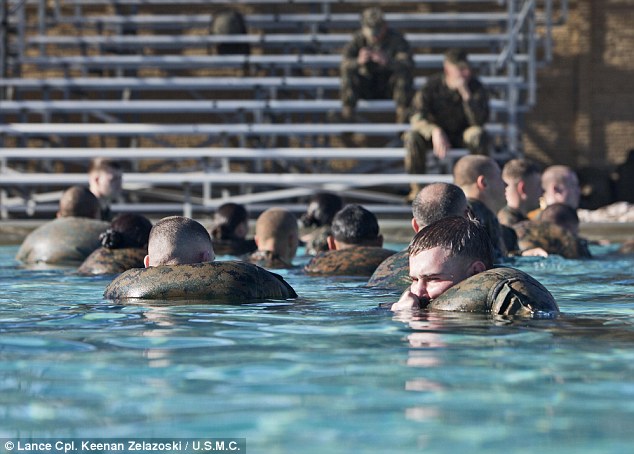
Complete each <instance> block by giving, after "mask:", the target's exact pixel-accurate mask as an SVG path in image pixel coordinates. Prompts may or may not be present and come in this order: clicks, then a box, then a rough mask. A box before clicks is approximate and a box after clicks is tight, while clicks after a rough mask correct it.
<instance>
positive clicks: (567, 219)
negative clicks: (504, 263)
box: [514, 203, 592, 259]
mask: <svg viewBox="0 0 634 454" xmlns="http://www.w3.org/2000/svg"><path fill="white" fill-rule="evenodd" d="M514 229H515V231H516V232H517V237H518V244H519V247H520V249H531V248H541V249H543V250H544V251H545V252H546V254H543V255H549V254H555V255H560V256H562V257H564V258H567V259H580V258H591V257H592V255H591V254H590V250H589V249H588V242H587V241H586V240H584V239H583V238H579V236H578V235H579V217H578V216H577V212H576V210H574V209H573V208H572V207H571V206H569V205H566V204H563V203H555V204H552V205H549V206H547V207H546V208H544V210H543V211H542V212H541V214H540V216H539V219H538V220H536V221H530V220H528V221H523V222H520V223H518V224H515V226H514Z"/></svg>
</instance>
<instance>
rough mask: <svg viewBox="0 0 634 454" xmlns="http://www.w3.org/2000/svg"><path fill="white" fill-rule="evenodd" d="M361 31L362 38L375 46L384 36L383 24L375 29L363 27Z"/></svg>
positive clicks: (384, 27)
mask: <svg viewBox="0 0 634 454" xmlns="http://www.w3.org/2000/svg"><path fill="white" fill-rule="evenodd" d="M361 30H362V31H363V36H365V39H367V40H368V42H369V43H370V44H372V45H376V44H378V43H380V42H381V41H382V40H383V37H384V36H385V30H386V26H385V24H383V25H380V26H377V27H376V28H370V27H363V28H362V29H361Z"/></svg>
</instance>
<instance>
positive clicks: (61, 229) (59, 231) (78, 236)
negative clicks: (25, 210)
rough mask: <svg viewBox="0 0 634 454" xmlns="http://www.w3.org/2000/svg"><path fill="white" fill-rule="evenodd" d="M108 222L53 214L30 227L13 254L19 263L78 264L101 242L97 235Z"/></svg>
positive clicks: (107, 225)
mask: <svg viewBox="0 0 634 454" xmlns="http://www.w3.org/2000/svg"><path fill="white" fill-rule="evenodd" d="M109 226H110V224H109V223H107V222H103V221H97V220H95V219H88V218H79V217H63V218H57V219H54V220H52V221H50V222H47V223H45V224H42V225H41V226H40V227H38V228H37V229H35V230H34V231H32V232H31V233H30V234H29V235H28V236H27V237H26V238H25V239H24V241H23V242H22V245H21V246H20V249H19V250H18V253H17V254H16V256H15V258H16V259H17V260H20V261H21V262H23V263H27V264H34V263H47V264H49V265H63V266H79V265H81V263H82V262H83V261H84V260H85V259H86V257H88V256H89V255H90V253H91V252H92V251H94V250H95V249H97V248H99V246H101V240H100V239H99V235H100V234H101V233H103V232H105V231H106V229H107V228H108V227H109Z"/></svg>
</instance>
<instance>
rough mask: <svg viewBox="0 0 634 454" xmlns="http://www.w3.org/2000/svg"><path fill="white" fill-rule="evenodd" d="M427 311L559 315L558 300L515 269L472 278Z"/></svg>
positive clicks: (452, 290) (486, 272)
mask: <svg viewBox="0 0 634 454" xmlns="http://www.w3.org/2000/svg"><path fill="white" fill-rule="evenodd" d="M427 308H428V309H430V310H437V311H458V312H480V313H490V314H493V315H519V316H532V315H535V313H536V312H545V313H550V314H557V313H558V312H559V307H558V306H557V303H556V302H555V299H554V298H553V296H552V295H551V294H550V292H549V291H548V290H547V289H546V288H545V287H544V286H543V285H542V284H540V283H539V282H538V281H537V280H535V279H534V278H533V277H531V276H529V275H528V274H526V273H525V272H523V271H520V270H516V269H514V268H493V269H491V270H487V271H484V272H482V273H478V274H476V275H474V276H471V277H470V278H468V279H465V280H464V281H462V282H459V283H458V284H456V285H454V286H453V287H451V288H450V289H448V290H447V291H446V292H445V293H443V294H442V295H440V296H439V297H438V298H436V299H434V300H431V301H430V302H429V303H428V306H427Z"/></svg>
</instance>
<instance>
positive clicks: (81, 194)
mask: <svg viewBox="0 0 634 454" xmlns="http://www.w3.org/2000/svg"><path fill="white" fill-rule="evenodd" d="M99 210H100V208H99V200H97V197H95V196H94V195H93V193H92V192H90V191H89V190H88V188H84V187H81V186H71V187H70V188H68V189H67V190H66V191H64V194H62V198H61V199H60V201H59V211H58V212H57V217H60V218H64V217H69V216H76V217H80V218H90V219H99V217H100V211H99Z"/></svg>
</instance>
